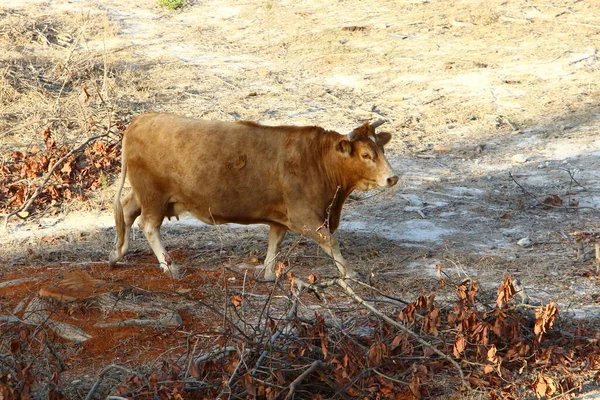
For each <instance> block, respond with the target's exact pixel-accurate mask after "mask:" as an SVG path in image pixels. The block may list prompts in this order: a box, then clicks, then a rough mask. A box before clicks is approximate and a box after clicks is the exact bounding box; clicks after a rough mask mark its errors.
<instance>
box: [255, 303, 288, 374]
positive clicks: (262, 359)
mask: <svg viewBox="0 0 600 400" xmlns="http://www.w3.org/2000/svg"><path fill="white" fill-rule="evenodd" d="M297 312H298V299H297V298H295V299H294V301H293V303H292V307H291V308H290V311H289V312H288V314H287V316H286V318H285V320H284V321H285V326H284V328H283V329H278V330H277V332H275V333H274V334H273V336H271V339H270V340H269V344H270V345H271V346H273V345H274V344H275V342H276V341H277V339H279V336H281V335H282V333H283V332H284V331H285V330H286V329H287V327H288V326H289V325H290V323H291V322H292V318H294V317H295V316H296V313H297ZM267 354H269V350H267V349H265V350H263V352H262V353H261V354H260V356H259V357H258V361H257V362H256V365H255V366H254V369H252V372H250V375H251V376H254V375H255V374H256V372H257V371H258V369H259V368H260V366H261V364H262V362H263V361H264V359H265V357H266V356H267Z"/></svg>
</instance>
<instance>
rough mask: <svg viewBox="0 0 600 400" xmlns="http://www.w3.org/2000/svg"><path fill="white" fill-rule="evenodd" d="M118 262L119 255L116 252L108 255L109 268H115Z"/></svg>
mask: <svg viewBox="0 0 600 400" xmlns="http://www.w3.org/2000/svg"><path fill="white" fill-rule="evenodd" d="M118 260H119V255H118V254H117V251H116V250H113V251H111V252H110V254H109V255H108V266H109V267H114V266H115V265H116V264H117V261H118Z"/></svg>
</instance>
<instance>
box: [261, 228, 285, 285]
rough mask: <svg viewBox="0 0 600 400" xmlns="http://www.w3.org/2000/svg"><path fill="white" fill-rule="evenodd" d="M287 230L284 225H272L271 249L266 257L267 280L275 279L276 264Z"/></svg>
mask: <svg viewBox="0 0 600 400" xmlns="http://www.w3.org/2000/svg"><path fill="white" fill-rule="evenodd" d="M286 232H287V228H286V227H284V226H282V225H271V229H270V230H269V248H268V250H267V257H265V279H275V264H276V261H277V253H278V252H279V246H280V245H281V243H282V242H283V239H284V238H285V233H286Z"/></svg>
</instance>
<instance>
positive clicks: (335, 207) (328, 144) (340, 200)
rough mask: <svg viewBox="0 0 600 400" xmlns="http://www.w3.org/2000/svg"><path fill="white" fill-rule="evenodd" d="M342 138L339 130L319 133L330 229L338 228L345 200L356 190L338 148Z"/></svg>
mask: <svg viewBox="0 0 600 400" xmlns="http://www.w3.org/2000/svg"><path fill="white" fill-rule="evenodd" d="M341 138H342V135H340V134H339V133H337V132H332V131H324V132H322V134H321V135H319V139H320V143H319V147H320V148H321V156H320V157H319V160H321V162H320V163H319V164H320V169H321V176H323V177H324V180H325V182H323V183H324V186H325V189H326V194H324V195H325V196H324V199H326V203H327V204H326V205H325V207H326V214H327V216H328V218H329V229H330V230H331V231H332V232H333V231H335V230H336V229H337V227H338V225H339V221H340V215H341V212H342V206H343V205H344V202H345V201H346V199H347V198H348V196H349V195H350V193H351V192H352V191H353V190H354V187H353V182H351V181H350V180H349V179H348V174H347V172H348V171H346V170H345V165H344V156H342V155H341V153H339V152H338V151H337V150H336V148H335V147H336V144H337V142H338V141H339V140H340V139H341Z"/></svg>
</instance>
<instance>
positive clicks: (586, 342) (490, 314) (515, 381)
mask: <svg viewBox="0 0 600 400" xmlns="http://www.w3.org/2000/svg"><path fill="white" fill-rule="evenodd" d="M516 292H517V290H515V288H514V286H513V283H512V280H511V279H510V277H509V276H508V277H506V279H505V280H504V282H503V283H502V285H501V286H500V287H499V288H498V291H497V301H496V303H497V304H496V305H495V306H490V305H487V304H483V303H482V302H481V301H479V300H478V295H479V286H478V284H477V282H475V281H471V280H467V281H464V282H462V283H460V284H458V285H457V288H456V297H457V300H456V301H455V302H454V303H453V304H452V306H451V307H440V305H439V304H438V303H437V302H436V301H435V294H431V295H429V296H424V295H422V296H420V297H418V298H417V299H416V300H415V301H414V302H412V303H410V304H408V305H407V306H406V307H405V308H404V309H402V310H398V312H397V313H396V314H395V319H396V320H399V321H402V322H403V323H404V324H405V325H406V326H408V327H410V328H411V329H413V331H414V332H417V333H418V334H419V336H420V337H421V338H422V339H424V340H426V341H427V342H428V343H430V344H431V346H423V344H422V343H419V342H418V341H417V340H415V338H414V337H413V336H412V335H408V334H406V333H403V332H399V331H398V330H397V329H395V328H394V327H392V326H390V325H388V324H386V323H384V322H382V321H381V320H379V319H377V318H375V317H372V316H362V317H353V318H352V319H353V320H354V322H353V323H352V324H348V325H347V326H342V327H339V326H335V324H332V323H331V322H328V321H326V319H325V318H324V317H323V316H321V315H319V314H316V313H315V315H314V318H312V319H310V320H308V319H306V318H292V319H290V321H289V322H288V323H287V324H283V325H282V321H281V320H279V321H276V320H272V319H271V320H268V322H267V323H266V325H265V327H264V328H265V329H263V330H262V331H256V332H255V334H256V335H257V336H252V335H249V332H245V333H242V332H241V331H238V332H236V329H239V327H238V328H234V325H232V329H231V331H230V332H229V333H228V334H227V335H222V336H221V337H220V339H219V340H218V342H219V343H220V349H222V350H224V349H225V348H226V347H227V348H229V347H231V346H232V348H233V349H236V348H237V349H245V350H243V351H236V350H230V351H226V352H225V351H224V352H218V351H217V352H216V354H217V353H218V354H219V356H218V357H217V356H215V357H214V358H209V359H206V360H205V361H203V362H200V363H198V364H197V365H196V364H192V368H188V373H187V374H186V375H187V376H190V377H191V378H194V379H193V382H196V383H195V384H192V381H188V383H183V382H182V381H178V383H177V384H171V385H164V384H163V385H162V386H160V391H161V393H162V395H161V396H159V397H160V398H165V399H168V398H177V397H176V396H177V395H179V394H180V393H181V394H182V395H183V397H184V398H187V396H192V395H195V396H198V398H206V399H209V398H216V397H217V396H219V395H221V396H222V395H223V393H227V394H231V396H232V398H248V399H267V400H273V399H282V398H291V397H290V394H291V392H292V386H293V387H294V393H293V396H292V397H294V398H309V397H310V398H314V399H330V398H340V399H342V398H357V399H358V398H360V399H434V398H452V397H453V396H456V394H458V393H463V394H468V393H469V391H473V390H474V391H476V392H478V393H480V394H485V395H486V396H487V397H489V398H492V399H522V398H527V397H532V396H536V397H537V398H569V397H570V396H572V395H574V394H575V393H577V392H578V391H579V390H580V389H581V387H582V384H583V382H584V381H587V382H589V381H592V380H594V379H597V378H598V377H600V375H599V374H600V347H599V345H598V336H597V334H596V333H594V332H590V331H588V330H587V328H586V327H584V326H583V325H581V326H572V327H570V328H567V327H563V329H564V330H557V329H555V328H554V325H555V323H556V322H557V318H558V311H559V310H558V308H557V306H556V304H554V303H548V304H546V305H543V306H538V307H531V306H525V305H521V304H518V303H516V302H515V300H514V299H513V296H515V294H516ZM243 301H244V300H243V298H242V297H241V296H239V295H234V296H232V304H233V305H234V309H233V310H236V309H240V308H241V307H242V306H243ZM276 332H280V333H281V334H280V335H279V336H278V337H277V340H273V337H274V336H275V334H276ZM261 338H262V339H261ZM264 338H266V340H267V341H266V343H267V345H266V346H265V345H261V344H260V343H265V341H264ZM228 346H229V347H228ZM434 348H435V349H437V350H440V351H441V352H443V353H444V354H446V355H447V356H449V357H451V358H452V359H454V360H456V361H457V362H458V363H459V365H460V366H461V369H462V371H463V373H464V376H465V380H466V382H468V385H469V386H470V388H469V389H467V388H466V387H465V386H464V385H463V382H462V381H461V379H460V376H459V372H458V370H457V369H456V368H455V367H454V366H453V365H452V364H451V363H449V362H448V360H447V359H443V358H441V357H439V356H438V355H437V354H436V353H435V351H434V350H433V349H434ZM225 355H226V356H225ZM315 363H318V365H319V367H318V368H315V369H314V371H311V373H310V374H309V375H308V376H306V377H305V378H304V379H303V380H302V381H296V380H297V379H298V378H299V377H300V376H301V375H302V373H303V372H304V371H308V370H309V369H310V368H311V366H314V365H315ZM161 368H164V366H163V367H161ZM179 368H180V372H179V374H180V375H181V374H184V371H185V370H186V366H184V365H181V366H180V367H179ZM153 374H154V375H155V374H156V371H155V372H153ZM152 377H153V375H149V376H148V377H147V379H148V381H150V380H151V378H152ZM169 379H173V376H171V377H170V378H169ZM165 381H168V380H167V379H166V378H165V380H164V381H163V382H165ZM295 381H296V383H297V384H296V385H294V382H295ZM145 382H146V381H145ZM137 385H138V386H136V385H123V386H121V387H120V388H119V394H120V395H126V396H131V395H132V394H133V393H136V394H137V395H138V396H139V397H136V398H146V397H144V396H148V398H150V397H149V396H150V395H151V394H152V393H156V390H157V389H158V387H154V388H150V387H147V386H146V388H145V390H142V386H143V385H142V383H141V382H138V384H137ZM146 385H147V383H146ZM286 395H287V396H288V397H286ZM169 396H173V397H169ZM134 397H135V396H134Z"/></svg>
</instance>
